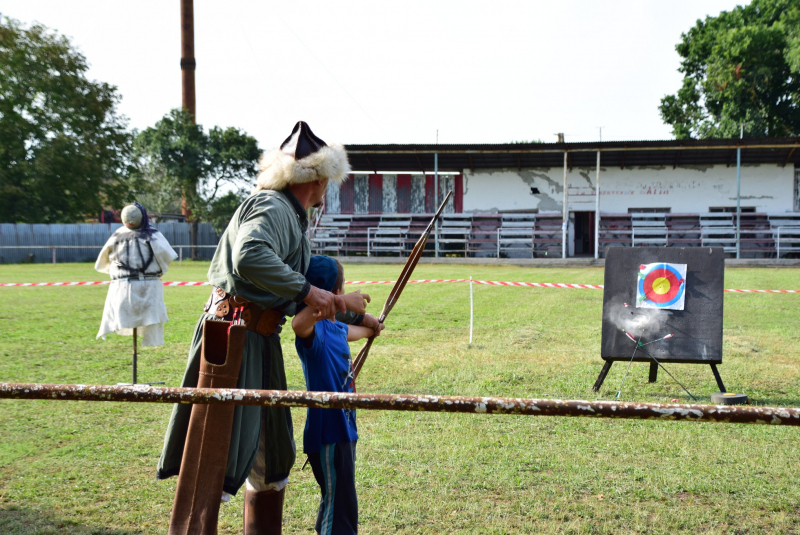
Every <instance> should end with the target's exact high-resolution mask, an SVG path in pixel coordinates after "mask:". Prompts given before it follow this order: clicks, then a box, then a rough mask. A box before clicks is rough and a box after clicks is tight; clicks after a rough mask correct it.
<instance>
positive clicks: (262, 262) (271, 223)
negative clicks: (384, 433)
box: [156, 190, 311, 494]
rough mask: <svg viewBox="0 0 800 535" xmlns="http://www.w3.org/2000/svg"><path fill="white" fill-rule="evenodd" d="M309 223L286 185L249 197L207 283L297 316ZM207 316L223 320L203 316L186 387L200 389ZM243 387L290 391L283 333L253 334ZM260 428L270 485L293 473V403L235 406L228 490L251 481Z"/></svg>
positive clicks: (174, 441)
mask: <svg viewBox="0 0 800 535" xmlns="http://www.w3.org/2000/svg"><path fill="white" fill-rule="evenodd" d="M307 226H308V219H307V216H306V212H305V209H304V208H303V206H302V205H301V204H300V203H299V201H298V200H297V199H296V198H295V197H294V195H293V194H292V193H291V192H289V191H288V190H285V191H283V192H276V191H271V190H266V191H260V192H258V193H255V194H253V195H251V196H250V197H249V198H247V199H246V200H245V201H244V202H243V203H242V205H241V206H239V208H238V209H237V210H236V212H235V213H234V215H233V218H232V219H231V222H230V223H229V224H228V228H227V229H226V230H225V233H224V234H223V235H222V238H221V239H220V242H219V245H218V246H217V251H216V253H215V254H214V259H213V260H212V261H211V267H210V268H209V270H208V280H209V282H211V283H212V284H213V285H215V286H219V287H220V288H222V289H223V290H225V291H226V292H228V293H230V294H233V295H236V296H238V297H242V298H244V299H247V300H248V301H250V302H251V303H255V304H257V305H259V306H261V307H262V308H279V309H280V310H282V311H283V312H284V313H285V314H287V315H294V313H295V309H296V304H298V303H300V302H302V300H303V299H304V298H305V296H306V295H307V294H308V291H309V288H310V285H309V284H308V282H307V281H306V278H305V276H304V275H303V274H304V273H305V272H306V271H307V270H308V262H309V258H310V256H311V249H310V244H309V242H308V238H307V237H306V234H305V232H306V228H307ZM206 319H217V318H215V317H213V316H210V315H208V314H203V315H201V317H200V320H199V321H198V323H197V326H196V327H195V331H194V337H193V338H192V344H191V347H190V349H189V362H188V364H187V366H186V372H185V374H184V376H183V382H182V383H181V386H185V387H195V386H197V379H198V373H199V369H200V349H201V342H202V332H203V331H202V329H203V322H204V321H205V320H206ZM237 387H238V388H248V389H276V390H285V389H286V372H285V370H284V364H283V354H282V352H281V345H280V335H279V334H274V335H272V336H269V337H266V336H262V335H260V334H257V333H254V332H252V331H247V334H246V340H245V348H244V352H243V354H242V367H241V371H240V373H239V381H238V384H237ZM191 407H192V406H191V405H181V404H176V405H175V406H174V408H173V410H172V416H171V417H170V420H169V425H168V427H167V432H166V437H165V439H164V449H163V450H162V452H161V458H160V459H159V461H158V469H157V473H156V477H157V478H159V479H164V478H167V477H170V476H174V475H177V474H178V472H179V471H180V465H181V459H182V457H183V445H184V443H185V441H186V431H187V428H188V425H189V417H190V415H191ZM262 425H265V426H266V428H267V432H266V438H267V456H266V466H267V471H266V474H267V476H266V479H267V482H273V481H280V480H282V479H284V478H286V477H288V475H289V470H290V469H291V467H292V465H293V464H294V461H295V444H294V433H293V429H292V417H291V413H290V411H289V408H288V407H269V408H264V409H262V408H260V407H243V406H237V407H236V409H235V411H234V417H233V432H232V435H231V445H230V449H229V452H228V464H227V468H226V472H225V483H224V487H223V488H224V490H225V492H228V493H230V494H236V492H237V491H238V490H239V488H240V487H241V486H242V485H243V484H244V481H245V479H247V475H248V474H249V473H250V469H251V468H252V466H253V462H254V460H255V456H256V453H257V452H258V437H259V433H260V430H261V426H262Z"/></svg>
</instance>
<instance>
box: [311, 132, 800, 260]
mask: <svg viewBox="0 0 800 535" xmlns="http://www.w3.org/2000/svg"><path fill="white" fill-rule="evenodd" d="M798 147H800V139H797V138H789V139H750V140H748V139H746V140H738V139H732V140H687V141H637V142H597V143H553V144H543V143H542V144H539V143H535V144H503V145H349V146H348V147H347V150H348V154H349V156H350V161H351V164H352V166H353V169H354V174H353V177H352V180H348V181H347V182H345V183H344V185H342V186H341V187H338V186H333V185H332V186H331V187H329V190H328V194H327V196H326V197H327V201H326V202H327V204H326V213H327V214H328V216H329V220H332V219H331V218H333V219H337V220H340V221H342V220H344V219H345V217H344V216H345V215H350V214H352V216H354V217H355V218H356V219H358V217H357V216H366V215H370V214H371V215H373V216H380V217H381V218H388V219H395V220H397V219H398V218H397V217H394V218H392V217H390V216H401V215H403V214H421V213H431V212H433V211H434V209H435V206H436V204H437V203H436V192H437V190H438V192H439V198H441V197H442V195H443V192H446V191H449V190H453V192H454V197H453V199H452V201H451V202H450V203H449V204H448V206H447V208H446V210H445V212H446V213H449V214H464V215H463V216H462V217H460V218H457V219H460V220H461V221H464V220H467V219H470V218H469V217H468V214H471V215H472V216H473V217H472V218H471V219H476V218H479V217H480V216H481V215H485V214H501V215H503V216H504V219H508V218H509V217H511V215H512V214H516V216H514V217H512V218H511V219H515V220H517V221H519V223H518V225H517V226H518V227H520V226H521V225H523V224H524V218H523V217H522V216H521V215H520V214H528V215H529V218H528V224H529V226H530V227H531V228H532V229H535V228H536V227H537V225H538V224H534V222H535V221H536V220H537V219H538V220H541V221H545V222H546V223H547V224H543V225H541V227H542V229H541V230H542V232H541V233H539V236H537V235H536V233H534V234H532V239H534V240H535V239H536V238H537V237H539V238H542V240H544V242H543V243H542V245H543V246H545V245H546V246H547V247H545V248H546V249H547V254H550V255H552V254H554V253H553V249H558V248H560V247H561V248H563V253H564V255H575V254H577V255H587V254H594V253H595V250H598V252H601V251H602V249H603V248H604V247H605V246H608V245H626V243H625V240H626V239H627V238H626V236H629V237H630V240H631V243H629V244H628V245H630V244H635V243H634V240H635V234H636V228H639V229H641V230H640V232H639V236H640V240H643V239H645V238H646V237H647V236H648V234H649V236H650V237H651V241H653V242H654V243H659V244H660V243H661V240H666V243H663V244H664V245H677V244H680V243H681V242H680V240H681V239H684V240H685V241H686V245H693V244H695V243H694V241H697V240H693V238H692V236H689V237H687V236H686V235H685V234H686V233H684V236H683V237H681V235H680V233H678V232H676V231H674V232H673V233H672V236H673V242H672V243H669V236H661V235H660V230H659V229H661V227H663V228H664V233H666V234H669V231H670V229H673V227H675V228H678V227H680V228H684V227H686V228H689V227H692V224H691V222H690V221H691V220H692V218H695V219H696V223H695V224H694V226H697V227H703V226H716V227H718V228H723V227H727V226H730V225H731V224H733V219H731V218H734V217H735V216H732V215H731V214H733V213H735V212H736V209H737V203H738V205H739V206H740V210H741V213H743V214H747V215H745V216H742V217H743V221H744V222H743V223H741V227H742V229H744V230H741V232H740V233H739V239H740V240H745V241H747V240H748V239H752V240H755V239H756V238H759V239H761V238H763V236H761V234H763V233H761V234H758V236H757V235H756V234H755V233H753V234H752V235H750V236H747V235H746V234H747V232H748V230H746V228H745V227H747V228H750V229H751V230H752V229H754V228H757V229H763V228H764V226H765V225H766V226H767V227H770V228H772V227H775V228H777V227H778V226H784V227H787V228H788V227H791V226H793V225H800V171H799V170H798V167H799V166H800V151H798V150H797V148H798ZM737 153H738V157H739V158H740V159H741V165H740V166H737ZM737 188H738V189H737ZM598 210H599V211H598ZM643 214H651V215H643ZM712 214H717V215H712ZM336 215H341V216H342V217H338V218H336V217H334V216H336ZM565 216H566V221H567V225H566V228H564V226H563V225H562V222H563V221H564V219H565ZM687 218H688V219H687ZM726 218H727V219H726ZM451 219H454V218H451ZM678 220H681V221H682V225H677V226H676V225H671V224H670V222H675V221H678ZM709 221H712V223H709ZM773 221H774V223H775V224H773V223H772V222H773ZM598 222H599V226H598V225H597V223H598ZM704 222H705V223H704ZM726 222H727V223H726ZM754 222H755V223H754ZM499 225H500V226H501V227H502V226H503V223H502V221H501V223H500V224H499ZM462 226H463V225H462ZM554 226H558V227H560V228H562V234H564V235H566V238H567V239H566V242H565V241H564V240H563V239H561V240H559V242H560V243H558V244H556V243H555V241H556V236H555V234H557V232H554V231H553V227H554ZM626 227H627V228H626ZM644 227H651V228H650V229H649V230H648V231H647V232H645V231H644ZM545 230H546V232H545ZM611 230H618V231H619V232H616V233H613V232H611ZM626 232H628V234H625V233H626ZM702 232H705V231H702ZM702 232H700V234H702ZM753 232H755V231H753ZM784 232H790V231H788V230H785V231H784ZM631 234H633V236H632V237H631V236H630V235H631ZM695 234H697V233H695ZM562 237H563V236H562ZM693 237H694V238H698V239H699V240H700V241H699V242H698V243H697V244H698V245H705V244H706V243H705V242H704V241H703V240H702V238H703V236H701V235H699V234H698V235H697V236H693ZM690 238H692V239H690ZM465 239H468V238H465ZM501 239H502V236H501V233H498V237H497V240H498V241H499V240H501ZM485 240H488V237H485ZM676 240H677V241H676ZM690 241H692V243H689V242H690ZM706 241H708V240H706ZM723 241H725V240H723ZM729 241H730V240H728V242H726V243H722V245H725V246H726V247H727V248H728V249H729V252H732V248H733V247H734V245H733V244H731V243H729ZM642 243H643V242H642ZM709 243H710V242H709ZM740 245H741V244H740ZM750 245H753V244H750ZM745 248H746V247H745ZM773 248H775V246H774V245H773ZM468 249H469V246H468V245H467V246H465V251H464V252H465V254H469V251H468ZM533 249H535V247H533V246H532V247H531V254H534V255H535V251H534V250H533ZM762 249H763V248H762ZM762 249H759V252H760V253H764V252H765V250H762ZM498 250H499V248H498ZM788 251H789V249H787V248H786V247H784V252H788ZM501 252H502V251H501Z"/></svg>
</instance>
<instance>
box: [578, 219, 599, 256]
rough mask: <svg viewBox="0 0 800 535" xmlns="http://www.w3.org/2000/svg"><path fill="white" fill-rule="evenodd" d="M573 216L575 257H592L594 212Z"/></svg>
mask: <svg viewBox="0 0 800 535" xmlns="http://www.w3.org/2000/svg"><path fill="white" fill-rule="evenodd" d="M573 213H574V214H575V256H588V255H592V256H594V212H573Z"/></svg>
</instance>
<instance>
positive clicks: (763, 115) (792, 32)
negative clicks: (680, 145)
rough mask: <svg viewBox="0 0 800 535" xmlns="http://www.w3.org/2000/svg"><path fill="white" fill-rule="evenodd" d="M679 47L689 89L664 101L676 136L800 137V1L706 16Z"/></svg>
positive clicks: (764, 1)
mask: <svg viewBox="0 0 800 535" xmlns="http://www.w3.org/2000/svg"><path fill="white" fill-rule="evenodd" d="M681 37H682V39H681V42H680V43H679V44H678V45H677V46H676V49H677V51H678V54H680V56H681V57H682V58H683V60H682V61H681V67H680V69H679V70H680V72H682V73H683V74H684V78H683V85H682V86H681V88H680V89H679V90H678V92H677V93H676V94H675V95H668V96H666V97H664V98H663V99H662V100H661V106H660V107H659V109H660V111H661V117H662V118H663V119H664V122H665V123H667V124H670V125H672V131H673V133H674V134H675V137H676V138H678V139H686V138H729V137H739V124H740V123H744V125H745V126H744V128H745V133H746V135H747V136H748V137H784V136H786V137H791V136H797V135H800V108H798V105H800V0H753V2H752V3H750V4H749V5H747V6H745V7H741V6H737V7H736V8H735V9H733V10H732V11H729V12H728V11H723V12H722V13H720V14H719V16H717V17H707V18H706V20H705V21H700V20H698V21H697V24H696V25H695V26H694V27H693V28H692V29H690V30H689V31H688V32H687V33H684V34H682V36H681Z"/></svg>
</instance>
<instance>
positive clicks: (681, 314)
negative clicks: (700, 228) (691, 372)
mask: <svg viewBox="0 0 800 535" xmlns="http://www.w3.org/2000/svg"><path fill="white" fill-rule="evenodd" d="M605 258H606V263H605V281H604V289H603V324H602V341H601V348H600V356H601V358H602V359H603V360H604V361H605V363H604V365H603V369H602V370H601V371H600V375H599V376H598V377H597V381H595V383H594V386H593V387H592V390H593V391H595V392H597V391H598V390H599V389H600V387H601V386H602V385H603V381H605V378H606V376H607V375H608V372H609V370H610V369H611V366H612V365H613V363H614V362H615V361H623V362H630V361H633V362H649V363H650V373H649V377H648V379H649V382H651V383H654V382H656V379H657V378H658V368H659V363H662V364H665V363H691V364H707V365H709V366H710V367H711V372H712V373H713V375H714V379H715V380H716V382H717V386H718V387H719V390H720V392H726V390H725V385H724V384H723V382H722V377H721V376H720V374H719V370H718V369H717V364H722V308H723V295H724V293H723V291H724V288H723V283H724V275H725V256H724V253H723V250H722V248H717V247H715V248H709V247H702V248H701V247H683V248H679V247H630V248H628V247H624V248H623V247H609V248H607V249H606V256H605ZM634 349H636V351H634ZM665 370H666V368H665Z"/></svg>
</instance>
